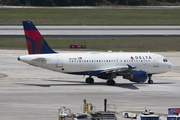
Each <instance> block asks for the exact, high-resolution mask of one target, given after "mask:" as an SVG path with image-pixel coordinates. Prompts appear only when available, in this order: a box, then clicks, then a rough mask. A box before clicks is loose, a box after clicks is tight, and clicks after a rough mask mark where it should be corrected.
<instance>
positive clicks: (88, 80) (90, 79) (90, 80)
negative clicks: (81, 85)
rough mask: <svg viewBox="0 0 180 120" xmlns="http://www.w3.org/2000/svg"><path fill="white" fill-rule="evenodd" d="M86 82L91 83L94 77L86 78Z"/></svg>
mask: <svg viewBox="0 0 180 120" xmlns="http://www.w3.org/2000/svg"><path fill="white" fill-rule="evenodd" d="M86 83H90V84H93V83H94V79H93V78H86Z"/></svg>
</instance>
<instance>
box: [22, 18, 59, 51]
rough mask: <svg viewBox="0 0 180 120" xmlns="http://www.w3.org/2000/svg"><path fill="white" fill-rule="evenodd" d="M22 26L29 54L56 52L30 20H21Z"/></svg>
mask: <svg viewBox="0 0 180 120" xmlns="http://www.w3.org/2000/svg"><path fill="white" fill-rule="evenodd" d="M23 27H24V32H25V37H26V43H27V48H28V52H29V54H47V53H56V52H54V51H53V50H52V49H51V48H50V47H49V45H48V44H47V42H46V41H45V40H44V38H43V37H42V35H41V34H40V33H39V31H38V30H37V28H36V27H35V25H34V24H33V23H32V22H31V21H23Z"/></svg>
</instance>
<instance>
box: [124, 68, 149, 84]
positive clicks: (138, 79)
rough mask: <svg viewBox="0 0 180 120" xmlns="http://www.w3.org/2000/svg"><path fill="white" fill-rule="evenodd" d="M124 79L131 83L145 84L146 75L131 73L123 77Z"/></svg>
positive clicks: (145, 73)
mask: <svg viewBox="0 0 180 120" xmlns="http://www.w3.org/2000/svg"><path fill="white" fill-rule="evenodd" d="M123 78H124V79H128V80H130V81H132V82H138V83H140V82H145V81H146V80H147V78H148V74H147V72H145V71H141V70H140V71H132V72H131V73H129V74H127V75H123Z"/></svg>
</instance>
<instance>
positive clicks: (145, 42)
mask: <svg viewBox="0 0 180 120" xmlns="http://www.w3.org/2000/svg"><path fill="white" fill-rule="evenodd" d="M45 39H46V41H47V42H48V44H49V45H50V46H51V48H53V49H65V50H70V48H69V46H70V45H86V50H97V51H98V50H115V51H121V50H122V51H180V47H179V46H180V38H179V37H119V38H118V37H114V38H110V37H106V38H94V37H92V38H84V37H80V38H72V37H65V38H61V37H58V38H54V37H53V38H49V37H47V38H45ZM0 48H18V49H22V48H23V49H24V48H26V42H25V38H0Z"/></svg>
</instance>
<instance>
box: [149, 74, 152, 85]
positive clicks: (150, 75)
mask: <svg viewBox="0 0 180 120" xmlns="http://www.w3.org/2000/svg"><path fill="white" fill-rule="evenodd" d="M148 77H149V80H148V83H149V84H153V80H151V77H152V74H148Z"/></svg>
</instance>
